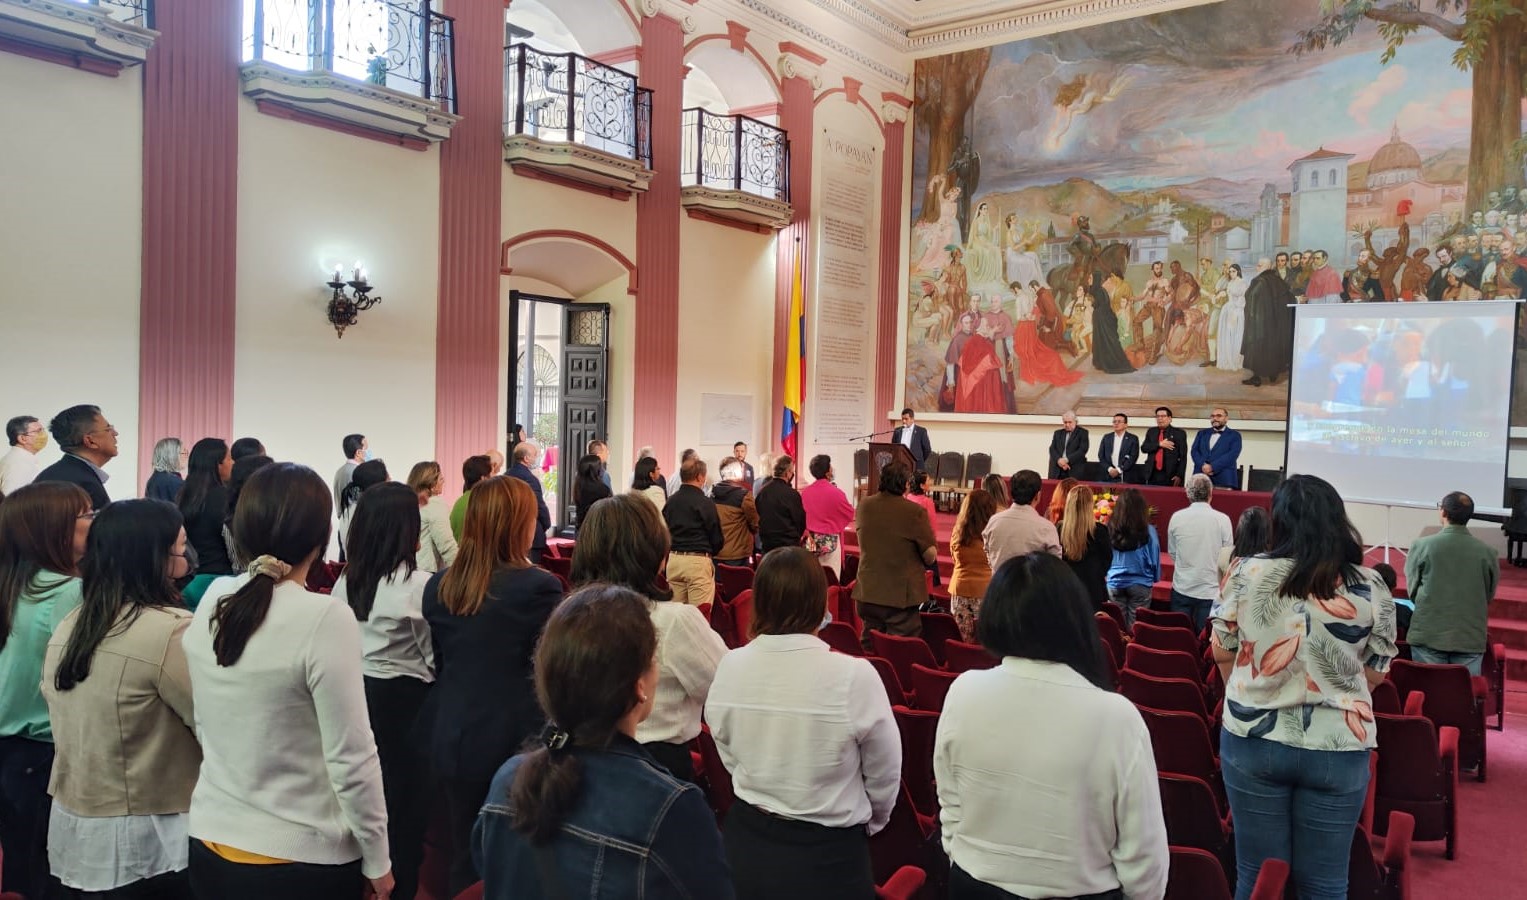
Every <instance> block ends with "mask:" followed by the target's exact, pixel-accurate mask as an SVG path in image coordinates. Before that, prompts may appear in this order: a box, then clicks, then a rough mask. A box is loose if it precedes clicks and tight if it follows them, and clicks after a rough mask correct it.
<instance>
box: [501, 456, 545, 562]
mask: <svg viewBox="0 0 1527 900" xmlns="http://www.w3.org/2000/svg"><path fill="white" fill-rule="evenodd" d="M504 474H505V475H508V476H509V477H510V478H518V479H519V480H521V481H523V482H525V483H526V484H528V485H530V490H531V491H532V492H533V493H534V494H535V495H536V533H535V537H534V538H532V539H531V541H530V561H531V562H533V563H539V562H540V561H541V557H542V555H544V554H545V552H546V529H548V528H550V527H551V510H549V509H547V508H546V498H545V497H544V496H543V495H542V494H541V479H539V478H537V477H536V473H534V472H532V471H530V469H529V468H527V467H526V466H525V464H524V463H515V464H514V465H512V466H510V467H509V471H507V472H505V473H504Z"/></svg>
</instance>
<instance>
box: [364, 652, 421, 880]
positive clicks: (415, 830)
mask: <svg viewBox="0 0 1527 900" xmlns="http://www.w3.org/2000/svg"><path fill="white" fill-rule="evenodd" d="M428 694H429V685H428V684H426V683H424V682H423V681H420V680H419V679H417V678H408V677H406V676H401V677H398V678H372V677H371V676H369V675H368V676H366V710H367V712H368V714H369V716H370V719H371V733H372V734H373V735H375V736H376V750H377V756H378V757H379V758H380V759H381V762H382V791H383V793H384V794H385V795H386V797H387V844H388V846H389V847H390V848H391V850H392V877H393V879H394V880H395V881H396V883H397V886H396V887H395V888H394V889H393V892H392V896H393V898H394V900H413V898H414V894H415V893H417V892H418V889H419V865H420V863H422V862H423V861H424V828H425V825H426V824H427V822H426V820H427V819H428V817H429V806H428V802H427V800H426V792H427V789H428V788H427V781H426V778H425V774H424V773H425V772H426V771H427V769H428V764H427V762H426V761H425V759H424V758H423V756H422V755H421V754H420V753H419V752H418V750H417V746H418V745H417V744H416V743H415V742H414V741H413V740H412V736H413V729H414V722H415V720H416V719H418V718H419V709H420V707H422V706H423V705H424V698H425V697H426V696H428Z"/></svg>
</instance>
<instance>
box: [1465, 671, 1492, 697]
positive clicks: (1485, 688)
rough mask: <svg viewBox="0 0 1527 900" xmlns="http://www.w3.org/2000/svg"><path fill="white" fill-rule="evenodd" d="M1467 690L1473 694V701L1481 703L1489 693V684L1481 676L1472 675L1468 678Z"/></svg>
mask: <svg viewBox="0 0 1527 900" xmlns="http://www.w3.org/2000/svg"><path fill="white" fill-rule="evenodd" d="M1469 688H1470V689H1471V690H1472V691H1473V692H1474V699H1475V700H1478V701H1480V702H1481V703H1483V702H1484V699H1485V695H1486V694H1488V693H1490V682H1488V681H1486V680H1485V676H1483V675H1473V676H1471V677H1470V678H1469Z"/></svg>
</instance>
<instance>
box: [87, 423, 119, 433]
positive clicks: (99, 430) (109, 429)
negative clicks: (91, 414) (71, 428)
mask: <svg viewBox="0 0 1527 900" xmlns="http://www.w3.org/2000/svg"><path fill="white" fill-rule="evenodd" d="M85 433H86V434H117V430H116V429H115V428H113V427H111V426H110V425H105V426H103V427H101V428H97V429H96V430H94V431H87V432H85Z"/></svg>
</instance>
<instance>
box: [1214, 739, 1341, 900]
mask: <svg viewBox="0 0 1527 900" xmlns="http://www.w3.org/2000/svg"><path fill="white" fill-rule="evenodd" d="M1220 770H1221V774H1222V775H1223V776H1224V779H1225V793H1226V794H1227V795H1229V798H1230V812H1231V815H1232V816H1233V817H1234V819H1235V862H1236V874H1237V876H1238V881H1237V884H1236V891H1235V896H1236V900H1247V898H1249V897H1250V896H1251V889H1252V887H1254V886H1255V885H1256V881H1257V873H1258V872H1259V871H1260V870H1261V868H1262V862H1263V860H1267V859H1281V860H1285V861H1287V862H1288V864H1289V867H1290V868H1291V870H1292V873H1291V877H1292V881H1293V883H1294V885H1295V887H1296V888H1297V890H1298V893H1299V900H1344V898H1345V897H1346V896H1347V863H1348V857H1349V854H1350V853H1351V850H1352V833H1353V831H1355V830H1356V828H1357V820H1358V818H1359V817H1360V816H1361V815H1362V812H1363V799H1364V797H1365V796H1366V794H1367V792H1368V751H1366V750H1304V749H1300V748H1298V747H1290V746H1288V745H1286V744H1280V743H1278V742H1277V741H1271V740H1264V739H1262V738H1244V737H1237V736H1235V735H1233V734H1231V733H1230V732H1228V731H1227V732H1224V733H1223V734H1222V735H1221V736H1220Z"/></svg>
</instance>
